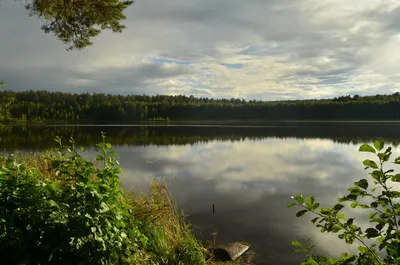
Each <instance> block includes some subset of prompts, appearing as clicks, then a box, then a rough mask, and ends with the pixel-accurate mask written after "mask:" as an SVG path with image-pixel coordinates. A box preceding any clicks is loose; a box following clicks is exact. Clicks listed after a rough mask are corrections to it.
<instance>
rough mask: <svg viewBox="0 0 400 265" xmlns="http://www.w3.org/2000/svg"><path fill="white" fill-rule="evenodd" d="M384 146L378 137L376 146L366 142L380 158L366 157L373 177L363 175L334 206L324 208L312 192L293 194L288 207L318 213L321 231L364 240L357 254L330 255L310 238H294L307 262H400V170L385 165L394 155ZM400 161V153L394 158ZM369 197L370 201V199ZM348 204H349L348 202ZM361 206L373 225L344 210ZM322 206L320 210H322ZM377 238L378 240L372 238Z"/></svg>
mask: <svg viewBox="0 0 400 265" xmlns="http://www.w3.org/2000/svg"><path fill="white" fill-rule="evenodd" d="M383 150H384V142H383V141H376V142H375V143H374V146H373V147H372V146H370V145H367V144H364V145H362V146H361V147H360V149H359V151H361V152H370V153H373V154H375V155H376V157H377V162H376V161H373V160H370V159H366V160H364V162H363V164H364V165H365V169H372V171H371V172H370V173H369V175H370V176H371V177H372V183H373V186H372V187H370V186H371V180H367V179H361V180H359V181H357V182H354V186H352V187H350V188H349V189H348V190H349V194H348V195H346V196H344V197H342V198H339V199H338V203H337V204H336V205H334V206H333V207H332V208H320V204H319V203H318V202H316V201H315V198H314V197H312V196H307V197H305V198H304V197H303V196H302V195H298V196H295V197H293V199H294V201H295V202H294V203H291V204H289V205H288V207H292V206H299V207H301V208H302V210H300V211H299V212H297V214H296V216H297V217H300V216H303V215H304V214H306V213H312V214H314V216H315V217H314V218H313V219H312V220H311V222H312V223H313V224H314V225H316V227H319V228H320V229H321V232H322V233H324V232H327V233H338V237H339V238H340V239H342V240H344V241H345V242H346V243H347V244H353V243H354V242H358V243H360V246H359V247H358V251H357V253H355V254H348V253H343V254H342V256H341V257H340V258H338V259H336V258H328V257H326V256H324V255H319V254H315V253H311V249H312V248H313V246H310V245H309V243H308V242H307V243H306V244H305V245H303V244H301V243H300V242H298V241H293V242H292V245H293V246H296V247H299V249H298V250H297V251H298V252H305V253H306V255H307V259H306V260H305V261H304V262H303V263H302V265H305V264H312V265H315V264H337V265H339V264H368V265H369V264H380V265H389V264H400V230H399V226H400V219H399V213H400V203H399V198H400V192H399V191H397V190H395V189H393V187H392V186H391V185H392V184H393V183H396V182H400V174H395V173H394V170H393V169H387V168H385V169H384V165H386V163H387V162H388V161H389V159H390V156H391V155H392V148H391V147H388V148H387V149H386V150H385V151H383ZM394 164H400V157H398V158H396V159H395V160H394ZM367 201H368V202H367ZM345 204H346V205H345ZM345 206H350V207H351V208H356V207H359V208H361V209H364V210H366V211H368V213H369V215H368V217H369V222H370V227H368V228H367V229H362V228H361V226H359V225H357V224H356V222H355V221H356V220H355V218H346V217H345V215H344V214H343V213H340V211H341V210H342V209H343V208H344V207H345ZM318 209H319V211H318ZM368 239H374V242H372V243H371V242H370V241H373V240H368Z"/></svg>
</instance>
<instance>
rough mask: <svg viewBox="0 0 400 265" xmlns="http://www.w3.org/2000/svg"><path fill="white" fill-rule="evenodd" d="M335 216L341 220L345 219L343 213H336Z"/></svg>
mask: <svg viewBox="0 0 400 265" xmlns="http://www.w3.org/2000/svg"><path fill="white" fill-rule="evenodd" d="M337 218H339V219H342V220H346V217H345V216H344V214H343V213H338V214H337Z"/></svg>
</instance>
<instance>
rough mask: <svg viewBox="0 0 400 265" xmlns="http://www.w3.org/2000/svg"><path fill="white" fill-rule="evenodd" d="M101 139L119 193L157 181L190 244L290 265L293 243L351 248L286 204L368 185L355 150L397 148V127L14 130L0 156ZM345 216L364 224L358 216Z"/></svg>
mask: <svg viewBox="0 0 400 265" xmlns="http://www.w3.org/2000/svg"><path fill="white" fill-rule="evenodd" d="M101 131H104V132H106V135H107V136H108V141H109V142H111V143H112V144H113V145H114V148H113V149H114V150H116V151H117V152H118V153H119V155H120V162H121V166H122V168H123V174H122V175H121V181H122V183H123V186H124V188H125V189H133V190H135V191H138V192H139V191H143V192H146V191H147V189H148V187H149V185H150V184H151V182H152V180H153V179H154V178H157V179H163V180H165V181H166V182H167V184H168V187H169V190H170V192H171V194H172V197H173V198H174V199H175V200H176V201H177V202H178V204H179V205H180V207H181V208H182V209H183V210H184V211H185V212H186V213H187V214H189V217H188V218H189V220H190V221H191V222H192V224H193V225H194V226H195V229H196V230H195V232H196V234H197V235H198V237H199V238H201V239H203V240H206V239H211V238H212V235H211V234H212V233H213V232H217V235H218V240H219V242H221V243H229V242H234V241H246V242H248V243H250V244H251V249H252V250H254V251H255V252H257V257H256V264H287V265H292V264H293V265H294V264H297V265H298V264H300V263H301V261H303V260H304V257H303V256H302V254H299V253H295V252H294V251H293V247H292V246H291V241H292V240H295V239H296V240H299V241H305V240H307V239H308V238H311V239H312V240H313V242H314V243H317V244H318V250H319V251H321V252H322V253H326V254H328V255H334V256H335V255H338V254H340V253H341V252H343V251H351V250H354V249H355V247H354V246H348V245H346V244H345V243H343V242H341V241H340V240H338V239H337V237H336V236H335V235H327V234H321V233H320V232H319V229H317V228H315V227H313V226H312V225H311V223H310V221H309V220H310V219H311V216H305V217H302V218H296V217H295V213H296V212H297V211H296V209H288V208H287V207H286V205H287V204H288V203H289V202H291V198H290V197H291V196H292V195H297V194H299V193H302V194H304V195H314V196H316V198H317V199H318V200H320V201H321V204H322V205H326V206H333V205H334V204H335V202H336V198H338V197H339V196H343V195H345V193H346V191H347V187H349V186H351V185H352V183H353V182H354V181H357V180H359V179H361V178H367V177H368V175H367V172H366V171H364V166H363V165H362V161H363V160H364V159H365V158H371V157H372V155H370V154H366V153H360V152H358V148H359V146H360V145H361V144H362V143H371V142H373V141H374V140H376V139H384V140H385V141H386V144H390V145H391V146H393V147H397V146H398V144H399V132H400V125H397V124H380V125H379V126H378V125H373V124H368V123H363V124H357V125H354V124H349V123H347V124H333V125H330V126H329V125H326V124H324V125H315V124H303V125H298V124H297V125H293V124H292V125H290V124H286V125H285V126H269V127H268V126H266V127H257V126H243V127H241V126H172V125H171V126H126V125H125V126H101V125H96V126H84V125H79V126H69V125H63V126H54V125H53V126H38V125H36V126H14V127H11V128H9V129H8V130H6V131H3V132H2V134H1V137H2V139H1V141H0V149H1V150H5V151H13V150H20V151H40V150H44V149H49V148H51V147H56V145H55V142H54V140H53V139H54V137H55V136H57V135H60V136H63V139H65V140H67V139H68V138H69V137H70V136H72V137H74V139H75V142H76V144H77V145H82V146H86V147H91V146H93V145H94V144H95V143H96V142H98V141H99V140H100V132H101ZM89 149H90V148H89ZM394 149H395V150H394V155H397V156H399V154H400V152H399V150H398V148H394ZM86 155H88V156H89V155H90V156H92V155H93V151H91V150H89V152H88V153H87V154H86ZM397 156H393V157H392V158H393V159H394V158H395V157H397ZM213 204H214V205H215V212H214V213H213V209H212V205H213ZM353 215H355V216H356V217H357V218H359V219H356V220H361V222H364V221H365V219H364V217H363V216H362V215H360V212H359V211H355V212H353Z"/></svg>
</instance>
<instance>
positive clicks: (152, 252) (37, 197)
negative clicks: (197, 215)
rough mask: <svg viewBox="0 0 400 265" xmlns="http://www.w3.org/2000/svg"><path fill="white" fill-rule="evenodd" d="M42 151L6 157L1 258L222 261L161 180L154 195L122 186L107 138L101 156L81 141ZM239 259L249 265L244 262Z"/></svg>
mask: <svg viewBox="0 0 400 265" xmlns="http://www.w3.org/2000/svg"><path fill="white" fill-rule="evenodd" d="M56 141H57V142H58V144H59V147H58V148H57V149H55V150H54V151H49V152H45V153H41V154H36V155H28V156H20V155H17V154H13V155H4V156H1V157H0V166H1V167H0V255H1V259H2V262H4V263H5V264H10V265H14V264H21V265H22V264H24V265H31V264H32V265H36V264H48V265H50V264H57V265H58V264H61V265H62V264H68V265H69V264H139V265H140V264H143V265H144V264H146V265H147V264H149V265H150V264H166V265H167V264H168V265H169V264H178V265H179V264H182V265H185V264H188V265H189V264H190V265H192V264H200V265H201V264H217V263H215V262H213V261H212V259H209V260H206V257H207V256H209V253H208V251H207V249H206V248H204V247H203V246H202V244H201V243H200V242H199V241H198V240H197V239H196V238H195V237H194V236H193V235H192V233H191V227H190V224H189V223H188V222H187V220H186V219H185V216H184V215H183V213H180V212H178V210H177V209H178V208H177V206H176V205H175V204H174V203H173V202H172V201H171V199H170V196H169V194H168V193H167V190H166V187H165V186H164V185H163V184H162V183H159V182H154V184H153V186H152V188H151V192H150V194H149V195H147V196H145V195H137V194H135V193H132V192H127V191H123V190H122V189H121V187H120V182H119V177H118V175H119V173H121V168H120V166H119V163H118V160H117V159H116V155H117V154H116V153H115V152H114V151H112V150H111V149H110V148H111V144H109V143H107V142H106V138H105V135H104V134H103V135H102V141H101V142H100V143H99V144H97V145H96V148H97V156H96V161H88V160H85V159H83V158H82V156H81V154H80V152H83V151H84V149H83V148H81V149H80V151H78V149H77V148H76V147H75V144H74V141H73V140H72V138H71V140H70V141H69V144H68V145H65V144H64V143H63V142H62V139H61V138H57V139H56ZM235 264H248V263H247V262H245V261H242V260H239V261H237V262H236V263H235Z"/></svg>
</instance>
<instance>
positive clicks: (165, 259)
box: [0, 152, 253, 265]
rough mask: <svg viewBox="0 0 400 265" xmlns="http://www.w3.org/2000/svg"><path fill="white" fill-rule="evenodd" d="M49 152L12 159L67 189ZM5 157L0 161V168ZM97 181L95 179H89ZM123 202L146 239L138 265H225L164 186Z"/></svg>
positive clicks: (130, 194)
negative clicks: (198, 235) (196, 233)
mask: <svg viewBox="0 0 400 265" xmlns="http://www.w3.org/2000/svg"><path fill="white" fill-rule="evenodd" d="M49 154H50V152H44V153H40V154H35V153H32V154H26V155H15V156H14V157H15V158H16V160H17V161H18V163H21V164H24V165H26V167H27V168H29V169H30V170H37V171H39V172H41V173H42V174H44V175H45V176H46V177H47V178H48V180H50V181H54V182H56V183H58V184H60V185H68V182H69V181H70V180H66V179H59V176H57V175H56V174H55V173H54V171H52V170H51V169H50V167H51V160H50V159H49ZM5 159H6V157H5V156H1V157H0V164H1V165H2V164H3V163H4V162H5ZM91 181H96V176H93V178H91ZM124 199H125V201H126V203H127V204H128V205H129V207H130V209H131V210H132V211H131V212H132V214H133V215H134V217H135V219H136V220H138V226H139V227H138V229H139V230H140V232H141V233H142V234H144V235H145V236H146V237H147V238H148V243H147V246H146V249H143V250H142V253H141V257H142V258H141V261H140V264H138V263H135V264H138V265H150V264H151V265H152V264H154V265H156V264H160V265H186V264H187V265H193V264H196V265H218V264H226V263H224V262H215V261H213V260H212V258H209V259H207V258H206V257H209V256H210V254H209V252H208V250H207V249H208V248H210V247H214V246H216V244H217V242H216V236H215V237H214V240H211V241H208V242H207V244H206V247H204V246H203V245H202V244H201V242H200V241H199V240H197V239H196V238H195V237H194V235H193V233H192V230H191V225H190V223H189V221H188V220H187V216H186V215H185V213H184V212H183V211H179V210H178V209H179V208H178V205H177V204H176V203H175V202H173V201H172V199H171V196H170V194H169V193H168V189H167V187H166V185H165V183H163V182H160V181H156V180H155V181H154V182H153V183H152V185H151V187H150V192H149V194H148V195H145V194H136V193H134V192H131V191H125V192H124ZM252 254H253V253H252V252H251V251H247V252H246V254H245V255H244V258H242V257H241V258H239V259H237V260H236V261H234V262H229V264H233V265H244V264H251V259H252Z"/></svg>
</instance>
